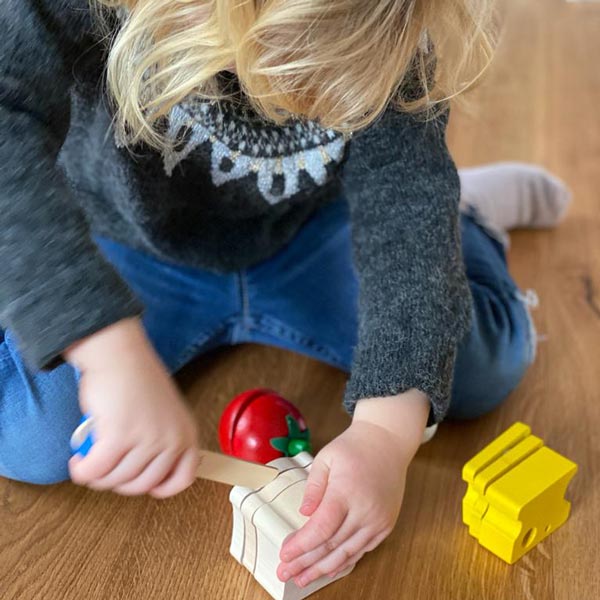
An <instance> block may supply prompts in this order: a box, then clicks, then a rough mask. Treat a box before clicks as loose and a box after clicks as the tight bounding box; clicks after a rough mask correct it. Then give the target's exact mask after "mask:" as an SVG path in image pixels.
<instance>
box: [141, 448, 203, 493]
mask: <svg viewBox="0 0 600 600" xmlns="http://www.w3.org/2000/svg"><path fill="white" fill-rule="evenodd" d="M199 463H200V453H199V452H198V449H197V448H189V449H188V450H186V451H185V452H184V453H183V454H182V455H181V458H180V459H179V461H178V462H177V464H176V465H175V467H174V468H173V471H172V473H170V474H169V475H167V478H166V479H165V480H164V481H163V482H161V483H159V484H158V485H157V486H156V487H155V488H154V489H152V490H150V492H149V494H150V495H151V496H153V497H154V498H168V497H169V496H174V495H175V494H178V493H179V492H182V491H183V490H185V489H186V488H188V487H189V486H190V485H191V484H192V483H193V482H194V481H195V479H196V472H197V471H198V465H199Z"/></svg>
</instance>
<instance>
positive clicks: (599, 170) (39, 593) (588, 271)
mask: <svg viewBox="0 0 600 600" xmlns="http://www.w3.org/2000/svg"><path fill="white" fill-rule="evenodd" d="M503 6H504V9H505V10H504V12H505V18H506V29H505V35H504V39H503V44H502V49H501V51H500V53H499V57H498V61H497V63H496V66H495V67H494V69H493V70H492V72H491V74H490V77H489V78H488V80H487V81H486V83H485V84H484V85H483V86H481V87H480V88H479V89H478V90H476V91H475V92H473V94H472V95H471V100H472V107H471V110H470V112H469V114H467V113H465V112H464V111H462V112H460V111H458V112H457V111H455V114H454V116H453V122H452V126H451V132H450V142H451V146H452V149H453V151H454V154H455V156H456V158H457V161H458V163H459V164H461V165H470V164H478V163H482V162H489V161H495V160H505V159H510V160H515V159H518V160H525V161H530V162H536V163H541V164H543V165H545V166H547V167H549V168H550V169H552V170H553V171H555V172H557V173H558V174H560V175H561V176H562V177H564V178H565V179H566V180H567V181H568V182H569V184H570V185H571V186H572V188H573V190H574V192H575V198H576V200H575V204H574V206H573V210H572V211H571V213H570V215H569V218H568V220H567V222H566V223H565V224H564V225H563V226H562V227H560V228H559V229H557V230H555V231H552V232H535V233H533V232H523V233H518V234H515V235H514V236H513V246H512V251H511V254H510V262H511V266H512V269H513V272H514V273H515V276H516V279H517V280H518V282H519V283H520V284H521V285H522V286H523V287H531V288H535V289H536V290H537V291H538V293H539V295H540V297H541V300H542V304H541V307H540V308H539V310H538V311H537V312H536V323H537V325H538V328H539V331H540V333H541V334H543V335H544V336H545V341H543V342H542V343H541V344H540V348H539V355H538V359H537V361H536V364H535V365H534V367H533V368H532V369H531V371H530V373H529V374H528V375H527V377H526V380H525V381H524V383H523V384H522V386H521V387H520V388H519V390H517V391H516V392H515V393H514V394H513V395H512V396H511V398H510V399H509V400H508V401H507V403H506V404H505V405H504V406H503V407H502V408H501V409H499V410H498V411H497V412H496V413H495V414H493V415H490V416H488V417H485V418H483V419H481V420H479V421H477V422H473V423H449V424H446V425H444V426H443V427H441V428H440V431H439V433H438V435H437V436H436V438H435V439H434V440H433V441H432V442H431V443H430V444H428V445H427V446H425V447H423V448H422V450H421V451H420V452H419V454H418V456H417V459H416V460H415V463H414V466H413V467H412V468H411V471H410V473H409V481H408V485H407V493H406V501H405V505H404V508H403V512H402V515H401V518H400V521H399V524H398V527H397V528H396V530H395V532H394V533H393V535H392V536H391V537H390V539H389V540H388V541H387V542H386V543H385V544H384V545H383V546H382V547H380V548H379V549H378V550H377V551H375V552H373V553H372V554H370V555H368V556H367V557H366V558H365V559H364V560H363V561H362V562H361V564H359V566H358V567H357V569H356V570H355V572H354V573H353V574H352V575H351V576H350V577H348V578H346V579H345V580H342V581H340V582H338V583H336V584H335V585H333V586H331V587H330V588H327V589H325V590H323V591H322V592H320V593H318V594H317V595H316V596H315V598H318V599H319V600H336V599H339V600H342V599H344V600H345V599H347V598H357V599H363V598H364V599H371V598H377V599H381V600H392V599H393V600H404V599H407V600H408V599H410V600H415V599H417V600H418V599H423V600H425V599H427V600H428V599H436V600H438V599H440V600H454V599H461V600H483V599H489V600H509V599H510V600H513V599H517V600H521V599H522V600H570V599H577V600H588V599H589V600H592V599H595V598H599V597H600V575H599V574H600V557H599V551H598V547H599V543H600V524H599V520H598V509H599V508H600V491H599V490H600V481H599V477H600V475H599V474H600V449H599V448H600V444H599V443H598V431H599V429H600V402H599V398H598V395H599V390H600V352H599V351H598V349H599V348H600V117H599V116H598V115H599V110H598V104H599V103H600V68H599V66H598V61H599V59H600V6H598V5H594V4H571V3H569V4H567V3H564V2H562V1H561V0H506V1H505V2H504V3H503ZM180 381H181V385H182V386H183V388H184V390H185V391H186V394H187V396H188V398H189V399H190V401H191V402H192V404H193V406H194V410H195V413H196V415H197V418H198V421H199V422H200V424H201V432H202V436H203V440H204V441H205V445H206V447H207V448H209V449H212V450H217V449H218V444H217V440H216V425H217V422H218V417H219V415H220V413H221V411H222V409H223V407H224V406H225V404H226V403H227V401H228V400H229V399H230V398H231V397H232V396H233V395H234V394H236V393H237V392H240V391H242V390H244V389H247V388H249V387H255V386H263V385H264V386H271V387H274V388H276V389H278V390H279V391H280V392H281V393H282V394H283V395H284V396H287V397H288V398H290V399H291V400H292V401H294V402H295V403H297V404H298V405H299V406H300V407H301V409H302V410H303V411H304V412H305V414H306V417H307V419H308V421H309V423H310V424H311V426H312V430H313V432H314V434H315V439H316V444H317V446H318V447H320V446H322V445H323V444H325V443H326V442H327V441H328V440H329V439H331V438H332V437H333V436H335V435H336V434H337V433H339V432H340V431H342V430H343V428H344V427H345V426H346V425H347V423H348V419H347V417H346V416H345V415H344V414H343V412H342V410H341V408H340V403H339V401H340V398H341V395H342V391H343V387H344V376H343V375H342V374H341V373H339V372H338V371H336V370H335V369H332V368H330V367H327V366H324V365H320V364H317V363H316V362H314V361H312V360H310V359H308V358H305V357H300V356H296V355H292V354H291V353H287V352H283V351H279V350H276V349H273V348H265V347H258V346H242V347H238V348H234V349H230V350H227V351H219V352H217V353H216V354H213V355H211V356H209V357H205V358H203V359H202V360H201V361H199V362H198V363H196V364H195V365H193V366H192V367H190V368H188V369H186V371H185V372H184V373H183V374H182V375H181V377H180ZM517 419H519V420H523V421H525V422H526V423H528V424H530V425H531V426H532V428H533V431H534V433H535V434H537V435H539V436H541V437H542V438H543V439H544V440H545V441H546V443H547V444H548V445H550V446H551V447H552V448H554V449H556V450H557V451H559V452H561V453H564V454H565V455H566V456H568V457H569V458H571V459H573V460H575V461H576V462H577V463H578V464H579V465H580V472H579V473H578V475H577V476H576V478H575V480H574V481H573V483H572V485H571V488H570V493H569V497H570V499H571V500H572V502H573V513H572V516H571V518H570V519H569V521H568V522H567V524H566V525H565V526H564V527H562V528H561V529H560V530H558V531H557V532H555V533H553V534H552V535H551V536H550V537H549V538H548V540H547V541H545V542H544V543H543V544H542V545H541V546H539V547H538V548H537V549H535V550H533V551H532V552H531V553H530V554H528V555H527V556H526V557H525V558H524V559H523V560H521V561H520V562H518V563H517V564H516V565H514V566H512V567H509V566H507V565H505V564H504V563H503V562H502V561H500V560H499V559H497V558H495V557H494V556H492V555H491V554H489V553H488V552H486V551H485V550H483V549H482V548H480V547H479V546H478V545H477V543H476V541H475V540H474V539H472V538H470V537H469V535H468V533H467V529H466V527H464V526H463V525H462V523H461V518H460V501H461V498H462V495H463V493H464V490H465V485H464V484H463V482H462V481H461V478H460V472H461V467H462V465H463V464H464V463H465V462H466V461H467V460H468V459H469V458H470V457H471V456H472V455H473V454H475V453H476V452H477V451H478V450H479V449H480V448H481V447H482V446H483V445H485V443H487V442H488V441H489V440H491V439H492V438H493V437H495V436H496V435H497V434H499V433H500V432H501V431H502V430H503V429H505V428H506V427H507V426H509V425H510V424H511V423H513V422H514V421H515V420H517ZM228 491H229V488H228V487H226V486H224V485H220V484H215V483H210V482H203V481H202V482H198V483H197V484H195V485H194V486H193V488H192V489H190V490H189V491H187V492H185V493H184V494H181V495H180V496H178V497H177V498H175V499H171V500H167V501H162V502H159V501H155V500H151V499H146V498H137V499H124V498H119V497H116V496H113V495H110V494H97V493H92V492H88V491H85V490H83V489H79V488H76V487H75V486H73V485H71V484H64V485H59V486H54V487H48V488H42V487H34V486H28V485H23V484H19V483H14V482H10V481H5V480H0V523H1V525H2V526H1V528H0V598H2V600H17V599H18V600H38V599H39V600H55V599H56V600H59V599H60V600H80V599H81V598H86V599H88V600H104V599H106V600H119V599H127V600H148V599H159V600H171V599H173V600H186V599H192V598H194V599H202V600H265V599H266V594H265V593H264V592H263V590H262V589H261V588H260V587H259V586H258V585H257V584H256V583H255V582H254V581H253V580H252V578H251V577H250V576H249V574H248V573H247V572H246V571H245V570H244V569H243V568H241V567H240V566H238V565H237V564H236V563H235V562H234V561H233V559H231V558H230V556H229V555H228V547H229V541H230V535H231V515H230V507H229V504H228V499H227V496H228Z"/></svg>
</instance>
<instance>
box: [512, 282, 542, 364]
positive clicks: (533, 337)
mask: <svg viewBox="0 0 600 600" xmlns="http://www.w3.org/2000/svg"><path fill="white" fill-rule="evenodd" d="M513 297H514V298H515V299H516V300H518V301H519V303H520V304H521V306H522V308H523V310H524V311H525V318H526V320H527V351H528V357H527V358H528V360H529V364H532V363H533V362H534V361H535V358H536V356H537V329H536V326H535V323H534V321H533V316H532V314H531V307H530V305H529V304H528V303H527V302H526V300H525V294H523V292H522V291H521V290H520V289H519V288H517V289H516V290H515V293H514V296H513Z"/></svg>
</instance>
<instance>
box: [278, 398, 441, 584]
mask: <svg viewBox="0 0 600 600" xmlns="http://www.w3.org/2000/svg"><path fill="white" fill-rule="evenodd" d="M428 411H429V402H428V401H427V398H426V397H425V396H424V394H422V393H420V392H417V391H416V390H411V391H409V392H407V393H405V394H402V395H401V396H398V397H393V398H378V399H372V400H362V401H361V402H359V404H358V406H357V409H356V413H355V417H354V421H353V423H352V425H351V426H350V427H349V428H348V429H347V430H346V431H344V432H343V433H342V434H341V435H340V436H339V437H337V438H336V439H335V440H333V441H332V442H331V443H330V444H328V445H327V446H326V447H325V448H324V449H323V450H322V451H321V452H320V453H319V454H318V455H317V457H316V459H315V462H314V463H313V465H312V467H311V470H310V476H309V479H308V482H307V485H306V492H305V495H304V500H303V503H302V507H301V509H300V512H301V513H302V514H304V515H306V516H310V517H311V518H310V519H309V521H308V522H307V523H306V525H304V527H302V529H300V530H299V531H297V532H296V533H294V534H292V535H291V536H290V537H289V538H288V539H287V540H286V541H285V543H284V544H283V547H282V550H281V555H280V558H281V560H282V563H281V564H280V565H279V568H278V570H277V574H278V576H279V578H280V579H281V580H282V581H287V580H288V579H290V578H294V580H295V582H296V584H297V585H299V586H300V587H304V586H306V585H308V584H309V583H311V582H312V581H314V580H316V579H318V578H319V577H321V576H323V575H329V576H331V577H334V576H335V575H336V574H337V573H339V572H341V571H343V570H344V569H346V568H347V567H350V566H352V565H354V564H355V563H356V562H358V561H359V560H360V558H361V557H362V556H363V554H365V553H366V552H369V551H371V550H373V549H374V548H376V547H377V546H378V545H379V544H380V543H381V542H382V541H383V540H384V539H385V538H386V537H387V536H388V535H389V534H390V532H391V531H392V529H393V527H394V525H395V523H396V520H397V518H398V514H399V512H400V506H401V504H402V497H403V495H404V484H405V479H406V470H407V468H408V465H409V463H410V461H411V460H412V458H413V456H414V454H415V452H416V450H417V448H418V447H419V444H420V442H421V439H422V436H423V430H424V428H425V423H426V421H427V415H428ZM394 428H395V429H396V431H394Z"/></svg>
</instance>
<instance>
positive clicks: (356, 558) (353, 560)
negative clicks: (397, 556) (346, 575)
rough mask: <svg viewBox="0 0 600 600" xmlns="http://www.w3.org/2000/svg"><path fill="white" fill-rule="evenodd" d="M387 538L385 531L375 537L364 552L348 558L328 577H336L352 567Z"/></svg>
mask: <svg viewBox="0 0 600 600" xmlns="http://www.w3.org/2000/svg"><path fill="white" fill-rule="evenodd" d="M387 536H388V532H387V531H384V532H382V533H380V534H378V535H376V536H375V537H374V538H373V539H372V540H371V541H370V542H369V543H368V544H367V545H366V547H365V548H364V550H362V551H361V552H359V553H358V554H355V555H354V556H353V557H351V558H349V559H348V560H347V561H346V562H345V563H344V564H343V565H342V566H341V567H339V568H338V569H336V570H335V572H333V573H329V577H331V578H333V577H337V576H338V575H339V574H340V573H341V572H342V571H345V570H346V569H349V568H350V567H352V566H354V565H355V564H356V563H357V562H358V561H359V560H360V559H361V558H362V557H363V556H364V555H365V554H366V553H367V552H371V551H372V550H375V548H377V546H379V544H381V542H383V540H385V538H386V537H387Z"/></svg>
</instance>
